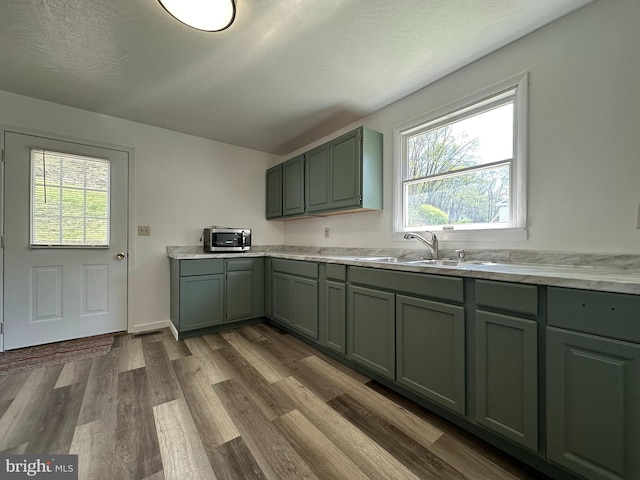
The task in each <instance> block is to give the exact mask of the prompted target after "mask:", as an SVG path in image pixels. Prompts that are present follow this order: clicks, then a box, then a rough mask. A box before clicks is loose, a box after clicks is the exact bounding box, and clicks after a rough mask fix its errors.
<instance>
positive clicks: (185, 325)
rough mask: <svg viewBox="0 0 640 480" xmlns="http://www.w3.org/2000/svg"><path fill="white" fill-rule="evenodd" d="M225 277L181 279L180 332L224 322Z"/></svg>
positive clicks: (206, 276)
mask: <svg viewBox="0 0 640 480" xmlns="http://www.w3.org/2000/svg"><path fill="white" fill-rule="evenodd" d="M223 300H224V275H199V276H193V277H181V278H180V331H181V332H186V331H188V330H196V329H198V328H203V327H210V326H212V325H219V324H221V323H222V322H223V320H224V304H223Z"/></svg>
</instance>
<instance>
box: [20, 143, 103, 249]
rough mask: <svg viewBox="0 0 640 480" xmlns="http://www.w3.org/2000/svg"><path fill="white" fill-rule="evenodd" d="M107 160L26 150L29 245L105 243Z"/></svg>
mask: <svg viewBox="0 0 640 480" xmlns="http://www.w3.org/2000/svg"><path fill="white" fill-rule="evenodd" d="M109 167H110V165H109V162H108V161H107V160H103V159H100V158H90V157H81V156H77V155H70V154H66V153H60V152H50V151H45V150H37V149H33V150H31V245H32V246H54V247H55V246H63V247H64V246H66V247H107V246H108V245H109V179H110V171H109Z"/></svg>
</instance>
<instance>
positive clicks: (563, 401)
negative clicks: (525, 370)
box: [547, 327, 640, 480]
mask: <svg viewBox="0 0 640 480" xmlns="http://www.w3.org/2000/svg"><path fill="white" fill-rule="evenodd" d="M638 452H640V346H639V345H635V344H631V343H627V342H622V341H617V340H609V339H604V338H601V337H596V336H593V335H587V334H582V333H575V332H569V331H567V330H561V329H557V328H553V327H547V456H548V458H549V460H551V461H553V462H555V463H558V464H560V465H562V466H564V467H566V468H568V469H570V470H573V471H574V472H576V473H578V474H579V475H582V476H584V477H586V478H589V479H607V480H610V479H622V478H625V479H631V478H640V455H638Z"/></svg>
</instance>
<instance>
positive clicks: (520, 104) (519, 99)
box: [392, 72, 528, 242]
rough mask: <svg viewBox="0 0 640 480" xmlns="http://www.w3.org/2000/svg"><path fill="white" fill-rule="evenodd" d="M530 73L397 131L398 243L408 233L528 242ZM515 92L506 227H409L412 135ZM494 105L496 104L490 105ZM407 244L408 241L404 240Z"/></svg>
mask: <svg viewBox="0 0 640 480" xmlns="http://www.w3.org/2000/svg"><path fill="white" fill-rule="evenodd" d="M527 87H528V72H524V73H522V74H519V75H517V76H514V77H511V78H509V79H506V80H503V81H501V82H498V83H496V84H494V85H491V86H490V87H487V88H485V89H482V90H480V91H477V92H475V93H473V94H471V95H469V96H467V97H464V98H462V99H460V100H457V101H455V102H452V103H449V104H447V105H445V106H443V107H440V108H438V109H436V110H433V111H431V112H429V113H427V114H425V115H422V116H420V117H417V118H414V119H412V120H409V121H407V122H404V123H402V124H401V125H398V126H396V127H395V128H394V130H393V161H394V182H393V183H394V211H393V234H392V238H393V239H394V240H403V236H404V234H405V233H406V232H420V231H426V230H428V231H433V232H435V233H437V235H438V238H439V239H440V240H443V241H455V242H460V241H474V240H475V241H485V240H526V238H527V229H526V226H527V103H528V101H527V99H528V91H527V90H528V89H527ZM512 90H515V93H514V94H513V106H514V129H513V136H514V138H513V141H514V158H513V162H512V164H511V168H512V170H511V174H510V190H511V205H510V207H511V216H510V218H511V220H510V222H509V223H508V224H506V225H504V224H501V225H495V226H493V225H491V226H489V225H483V226H478V227H475V228H474V227H471V228H470V227H469V226H468V225H465V226H464V227H463V226H458V225H455V226H453V229H450V227H444V228H443V227H442V226H439V227H435V226H434V227H429V226H424V227H405V226H404V209H405V205H404V202H405V199H404V189H403V182H404V171H405V170H404V168H405V166H404V158H403V155H404V153H403V152H404V150H405V141H406V138H407V136H408V134H409V133H412V132H415V131H419V130H423V129H424V128H425V127H426V126H427V125H428V126H429V128H433V127H436V126H438V125H440V124H445V123H447V122H449V121H451V120H452V119H455V118H456V117H460V116H461V115H463V112H464V113H466V114H467V115H468V113H469V112H473V111H474V110H476V109H478V108H481V107H482V106H483V102H486V101H487V100H489V99H492V98H494V97H496V96H498V95H500V94H502V93H505V92H509V91H512ZM490 103H493V102H490ZM403 241H406V240H403Z"/></svg>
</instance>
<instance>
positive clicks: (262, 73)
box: [0, 0, 591, 155]
mask: <svg viewBox="0 0 640 480" xmlns="http://www.w3.org/2000/svg"><path fill="white" fill-rule="evenodd" d="M590 1H591V0H236V5H237V16H236V21H235V23H234V24H233V25H232V26H231V27H230V28H229V29H228V30H225V31H223V32H218V33H205V32H200V31H196V30H193V29H190V28H188V27H186V26H185V25H183V24H181V23H180V22H178V21H176V20H175V19H173V18H172V17H170V16H169V15H168V14H167V13H166V12H165V11H164V9H163V8H162V7H161V6H160V4H159V3H158V2H157V1H155V0H1V1H0V45H1V46H2V47H1V48H0V90H6V91H10V92H15V93H19V94H23V95H28V96H31V97H35V98H41V99H44V100H48V101H52V102H56V103H61V104H64V105H70V106H73V107H78V108H82V109H85V110H90V111H94V112H99V113H104V114H108V115H113V116H116V117H120V118H126V119H129V120H134V121H138V122H142V123H146V124H150V125H156V126H159V127H164V128H168V129H171V130H176V131H179V132H185V133H190V134H193V135H198V136H201V137H205V138H210V139H214V140H219V141H223V142H227V143H231V144H235V145H241V146H244V147H248V148H253V149H256V150H261V151H265V152H270V153H275V154H280V155H284V154H287V153H289V152H292V151H293V150H295V149H297V148H300V147H302V146H304V145H306V144H308V143H310V142H312V141H314V140H316V139H318V138H320V137H322V136H324V135H327V134H329V133H331V132H333V131H335V130H337V129H339V128H341V127H343V126H345V125H347V124H348V123H351V122H353V121H356V120H357V119H359V118H362V117H364V116H365V115H368V114H370V113H372V112H374V111H376V110H378V109H380V108H382V107H384V106H385V105H388V104H389V103H392V102H394V101H395V100H398V99H400V98H402V97H404V96H406V95H407V94H409V93H411V92H414V91H416V90H418V89H419V88H421V87H423V86H425V85H428V84H430V83H432V82H434V81H435V80H437V79H439V78H442V77H443V76H444V75H446V74H448V73H450V72H452V71H454V70H456V69H458V68H460V67H462V66H464V65H465V64H467V63H469V62H470V61H473V60H475V59H477V58H479V57H481V56H483V55H485V54H487V53H489V52H491V51H494V50H496V49H497V48H499V47H501V46H503V45H506V44H507V43H509V42H511V41H513V40H515V39H517V38H519V37H521V36H523V35H525V34H527V33H529V32H531V31H533V30H535V29H536V28H539V27H540V26H542V25H544V24H546V23H548V22H550V21H552V20H554V19H556V18H558V17H560V16H562V15H564V14H566V13H568V12H570V11H572V10H575V9H576V8H579V7H581V6H583V5H585V4H587V3H589V2H590Z"/></svg>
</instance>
